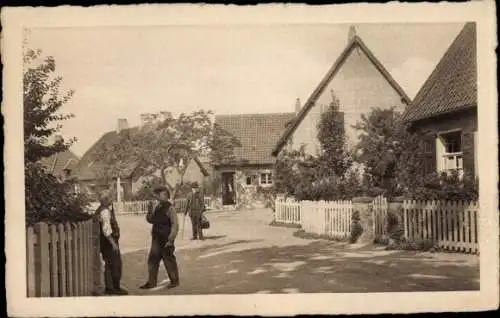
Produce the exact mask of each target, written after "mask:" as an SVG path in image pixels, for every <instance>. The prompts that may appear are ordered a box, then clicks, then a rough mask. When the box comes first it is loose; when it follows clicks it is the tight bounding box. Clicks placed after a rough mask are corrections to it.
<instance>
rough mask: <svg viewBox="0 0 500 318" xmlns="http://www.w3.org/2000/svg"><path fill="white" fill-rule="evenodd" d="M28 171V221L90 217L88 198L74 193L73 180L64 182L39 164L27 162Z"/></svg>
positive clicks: (26, 180)
mask: <svg viewBox="0 0 500 318" xmlns="http://www.w3.org/2000/svg"><path fill="white" fill-rule="evenodd" d="M24 172H25V204H26V224H27V225H32V224H34V223H37V222H42V221H43V222H48V223H60V222H75V221H81V220H86V219H89V218H90V217H91V216H90V215H89V214H88V213H86V211H85V210H86V208H87V207H88V203H89V201H88V198H87V197H86V196H85V195H84V194H74V193H72V188H73V184H72V183H70V182H60V181H59V180H57V179H56V177H54V176H53V175H51V174H48V173H46V172H45V171H44V169H43V168H42V167H41V166H40V165H39V164H33V163H27V164H26V166H25V169H24Z"/></svg>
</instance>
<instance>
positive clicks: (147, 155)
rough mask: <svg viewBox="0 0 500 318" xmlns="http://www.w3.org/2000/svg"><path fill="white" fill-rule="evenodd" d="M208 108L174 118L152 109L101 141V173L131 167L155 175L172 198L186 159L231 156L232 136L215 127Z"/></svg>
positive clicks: (113, 173)
mask: <svg viewBox="0 0 500 318" xmlns="http://www.w3.org/2000/svg"><path fill="white" fill-rule="evenodd" d="M211 115H212V112H211V111H204V110H198V111H195V112H193V113H191V114H180V115H179V116H178V117H177V118H174V117H173V116H172V114H171V113H169V112H161V113H151V114H149V115H148V118H147V121H148V123H146V124H145V125H143V126H142V127H140V128H133V129H128V130H125V131H123V132H120V133H119V135H118V136H117V139H116V140H114V141H113V142H111V143H109V144H106V145H103V147H101V149H99V151H98V152H97V153H96V155H97V156H96V160H98V161H99V162H101V163H103V167H104V169H103V173H102V175H103V177H106V176H107V177H109V176H112V177H116V176H123V172H124V171H128V172H130V171H131V168H132V169H133V170H134V173H135V174H137V175H141V176H147V177H153V176H158V177H159V178H160V180H161V184H163V185H164V186H166V187H168V188H169V189H170V190H171V193H172V197H173V198H175V197H176V194H177V190H178V189H179V188H180V187H181V186H182V185H183V183H184V181H183V178H184V175H185V173H186V170H187V168H188V165H189V163H190V162H191V161H192V160H193V159H194V158H196V157H199V156H201V155H207V154H208V155H210V156H211V157H213V158H215V159H220V160H222V159H226V160H228V158H229V160H230V158H231V154H232V151H233V147H234V146H235V143H236V142H235V141H234V138H231V136H229V135H228V134H224V133H221V132H219V131H218V130H217V131H216V129H215V128H214V125H213V124H212V120H211ZM172 170H174V171H175V172H177V174H178V175H179V176H180V181H179V182H178V183H177V184H170V183H169V181H168V178H167V175H168V173H169V172H170V171H172Z"/></svg>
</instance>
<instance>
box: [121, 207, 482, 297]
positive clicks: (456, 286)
mask: <svg viewBox="0 0 500 318" xmlns="http://www.w3.org/2000/svg"><path fill="white" fill-rule="evenodd" d="M207 216H208V218H209V219H210V221H211V228H210V229H209V230H206V231H205V236H206V240H205V241H190V240H189V238H190V237H191V230H190V227H191V224H190V222H189V220H186V229H185V233H184V238H183V237H182V233H181V232H180V233H179V237H178V239H177V240H176V246H177V250H176V251H177V252H176V255H177V260H178V263H179V268H180V276H181V285H180V286H179V287H178V288H175V289H172V290H167V289H166V288H165V286H166V285H167V283H168V279H166V273H165V270H164V268H163V265H161V267H160V268H161V269H160V272H159V279H158V280H159V282H162V283H161V284H160V286H159V288H157V289H156V290H152V291H143V290H140V289H139V288H138V286H140V285H141V284H143V283H144V282H145V281H146V277H147V265H146V261H147V254H148V248H149V244H150V236H149V231H150V228H149V225H148V224H147V223H146V221H145V218H144V216H120V217H119V219H118V221H119V223H120V227H121V232H122V239H121V243H120V244H121V249H122V253H123V261H124V265H123V279H122V284H123V286H124V287H125V288H126V289H128V290H129V292H130V294H132V295H159V294H165V295H167V294H245V293H297V292H300V293H321V292H334V293H348V292H406V291H451V290H477V289H479V258H478V257H477V256H472V255H464V254H456V253H446V254H445V253H434V254H431V253H422V252H409V251H404V252H403V251H386V250H384V248H383V247H374V246H360V245H354V246H352V245H351V246H349V245H346V244H343V243H336V242H333V241H326V240H307V239H302V238H298V237H295V236H293V232H294V231H296V229H293V228H284V227H275V226H269V225H268V224H269V223H270V222H271V221H272V219H273V214H272V211H271V210H266V209H261V210H253V211H236V212H234V211H225V212H212V213H208V214H207ZM182 219H183V218H182V217H180V221H181V222H182Z"/></svg>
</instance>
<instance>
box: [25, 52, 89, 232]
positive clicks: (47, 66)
mask: <svg viewBox="0 0 500 318" xmlns="http://www.w3.org/2000/svg"><path fill="white" fill-rule="evenodd" d="M23 62H24V76H23V110H24V174H25V205H26V222H27V224H33V223H35V222H39V221H48V222H62V221H69V220H78V219H82V218H86V217H88V216H87V215H86V214H85V213H84V209H85V206H86V198H85V197H83V196H81V195H75V194H73V193H72V183H71V182H60V181H59V180H57V178H56V177H55V176H53V175H51V174H48V173H47V172H45V171H44V169H43V167H42V165H41V164H40V163H39V161H40V159H42V158H45V157H50V156H52V155H54V154H56V153H58V152H61V151H65V150H67V149H68V148H69V147H70V146H71V145H72V144H73V143H74V142H75V141H76V139H75V138H73V139H70V140H67V141H65V140H64V139H63V138H56V139H54V140H51V139H53V138H52V137H53V136H54V134H56V133H57V132H58V131H59V130H60V129H61V128H62V124H61V122H62V121H64V120H67V119H69V118H71V117H73V115H72V114H61V113H60V112H59V111H60V108H61V107H62V106H63V105H64V104H65V103H67V102H68V101H69V99H70V98H71V96H72V94H73V91H69V92H66V93H65V94H62V95H61V92H60V91H59V88H60V84H61V81H62V77H60V76H56V75H55V70H56V64H55V60H54V58H53V57H51V56H49V57H46V58H45V59H43V60H41V51H40V50H38V51H34V50H31V49H27V50H26V51H25V52H24V61H23Z"/></svg>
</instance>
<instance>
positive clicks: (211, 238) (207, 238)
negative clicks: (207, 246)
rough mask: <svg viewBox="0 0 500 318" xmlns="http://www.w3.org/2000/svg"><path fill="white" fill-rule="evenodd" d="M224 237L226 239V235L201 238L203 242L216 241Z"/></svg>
mask: <svg viewBox="0 0 500 318" xmlns="http://www.w3.org/2000/svg"><path fill="white" fill-rule="evenodd" d="M224 237H226V235H205V236H204V237H203V238H204V239H205V240H218V239H221V238H224Z"/></svg>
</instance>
